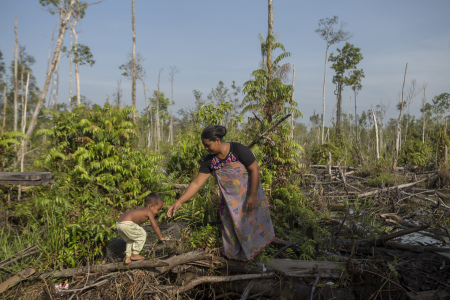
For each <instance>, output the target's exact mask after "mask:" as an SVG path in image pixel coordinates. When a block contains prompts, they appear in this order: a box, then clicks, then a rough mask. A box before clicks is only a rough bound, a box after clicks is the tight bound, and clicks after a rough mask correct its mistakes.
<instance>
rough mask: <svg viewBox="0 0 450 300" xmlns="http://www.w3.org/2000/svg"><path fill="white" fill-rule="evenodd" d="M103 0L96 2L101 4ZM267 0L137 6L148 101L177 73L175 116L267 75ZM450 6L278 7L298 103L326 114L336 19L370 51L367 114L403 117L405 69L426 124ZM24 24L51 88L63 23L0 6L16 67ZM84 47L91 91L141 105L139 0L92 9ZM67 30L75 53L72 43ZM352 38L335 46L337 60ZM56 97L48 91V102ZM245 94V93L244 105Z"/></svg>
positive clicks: (347, 2) (348, 101)
mask: <svg viewBox="0 0 450 300" xmlns="http://www.w3.org/2000/svg"><path fill="white" fill-rule="evenodd" d="M93 2H96V1H89V3H93ZM267 10H268V8H267V1H263V0H245V1H242V0H240V1H238V0H227V1H211V0H191V1H185V0H183V1H181V0H178V1H177V0H166V1H148V0H135V20H136V52H139V53H140V54H141V55H142V57H143V58H144V59H145V61H144V64H143V66H144V69H145V70H146V74H147V76H146V80H145V82H146V86H147V95H148V96H149V95H150V94H151V93H152V91H154V90H156V89H157V83H158V73H159V70H160V69H163V71H162V73H161V78H160V90H161V91H162V92H164V93H165V95H166V97H170V95H171V81H170V77H169V71H170V67H171V66H176V67H177V68H178V70H179V73H178V74H176V75H175V78H174V91H173V93H174V94H173V97H174V98H173V100H174V102H175V105H174V111H178V110H180V109H187V108H192V107H193V106H194V101H195V100H194V96H193V93H192V91H193V90H194V89H195V90H199V91H201V92H202V93H203V95H204V99H206V96H207V95H208V94H209V93H210V91H211V89H212V88H215V87H216V86H217V84H218V82H219V81H223V82H224V84H225V86H227V87H228V88H230V89H231V84H232V82H233V81H235V82H236V85H238V86H241V87H242V86H243V85H244V83H245V82H246V81H247V80H249V79H251V73H252V72H253V71H254V70H255V69H258V68H259V61H260V59H261V54H260V41H259V37H258V35H259V34H260V33H261V34H264V36H266V35H267ZM448 12H450V1H448V0H430V1H423V0H396V1H391V0H389V1H388V0H377V1H356V0H352V1H351V0H340V1H335V0H326V1H325V0H317V1H299V0H283V1H280V0H273V13H274V23H273V27H274V32H275V33H276V34H277V35H278V37H279V39H278V41H279V42H281V43H282V44H283V45H284V46H285V48H286V51H288V52H290V53H291V56H290V57H289V58H287V59H285V60H284V61H283V62H286V63H290V64H292V65H294V66H295V73H296V77H295V93H294V95H295V96H294V100H295V101H296V102H297V103H298V106H297V108H298V109H299V110H300V111H301V112H302V114H303V118H298V119H297V121H298V122H301V123H304V124H309V123H310V121H309V117H310V116H311V115H312V114H313V113H314V112H316V113H319V114H321V113H322V88H323V77H324V63H325V50H326V43H325V41H324V40H322V39H321V37H320V36H319V35H318V34H317V33H316V32H315V30H316V29H317V28H318V22H319V20H320V19H323V18H332V17H333V16H338V17H339V21H340V22H344V23H345V24H346V26H345V30H347V31H348V32H350V33H351V34H352V38H351V39H349V40H348V42H350V43H351V44H353V45H354V46H355V47H358V48H360V49H361V53H362V55H363V57H364V59H363V60H362V61H361V62H360V64H359V66H358V68H362V69H363V70H364V73H365V78H364V79H363V80H362V89H361V91H360V92H359V94H358V95H357V98H356V101H357V113H358V114H361V112H362V111H363V110H365V111H367V110H369V109H371V108H374V109H376V106H377V105H380V104H382V105H383V106H385V108H386V109H387V113H386V114H387V116H386V117H387V118H397V117H398V111H397V109H396V108H395V106H396V103H397V102H398V101H399V95H400V93H401V90H402V84H403V76H404V72H405V66H406V64H408V70H407V74H406V88H408V87H409V86H411V81H412V80H415V81H416V88H417V90H418V91H419V90H420V95H419V96H417V97H415V98H414V99H413V102H412V104H411V109H410V112H411V114H414V115H416V116H417V117H419V116H420V107H421V105H422V97H423V85H424V84H427V88H426V99H427V101H429V102H430V101H431V99H432V98H433V97H434V96H436V95H439V94H441V93H444V92H447V93H449V92H450V18H449V17H448ZM15 17H17V22H18V39H19V44H20V45H22V46H25V47H26V52H27V53H28V54H29V55H31V56H33V57H34V58H35V60H36V62H35V64H34V65H33V66H32V69H33V74H34V76H36V79H37V83H38V85H39V87H40V88H41V89H42V88H43V86H44V81H45V74H46V70H47V61H48V54H49V49H50V45H51V35H52V32H53V30H54V28H55V26H56V24H57V21H58V16H57V15H51V14H50V13H49V12H48V11H45V10H43V9H42V6H41V5H40V4H39V1H38V0H14V1H11V0H0V37H1V38H0V51H2V53H3V57H4V62H5V64H6V65H7V66H8V67H9V66H10V64H11V62H12V61H13V59H14V18H15ZM77 33H78V41H79V43H81V44H85V45H88V46H89V48H90V49H91V52H92V54H93V55H94V59H95V61H96V63H95V64H94V66H92V67H90V66H87V65H84V66H81V67H80V80H81V94H82V95H83V96H85V97H86V98H87V99H88V100H89V101H91V102H92V103H95V104H100V105H103V103H105V101H106V99H107V98H108V97H110V99H111V98H112V97H113V95H114V93H115V92H116V90H117V86H118V81H119V80H121V88H122V94H123V103H124V104H128V105H131V80H130V79H128V78H125V77H123V76H122V75H121V74H122V71H121V70H120V69H119V66H120V65H122V64H124V63H126V62H127V61H128V60H129V57H130V54H131V50H132V25H131V1H125V0H105V1H104V2H102V3H99V4H95V5H91V6H89V7H88V9H87V11H86V15H85V17H84V18H83V19H81V20H80V21H79V23H78V26H77ZM69 41H70V36H69V31H67V32H66V36H65V42H64V43H65V45H69ZM344 44H345V42H343V43H339V44H336V45H333V46H331V47H330V50H329V53H334V54H336V48H342V47H343V46H344ZM330 66H331V64H330V63H328V66H327V69H328V70H327V81H326V95H325V99H326V109H325V117H326V123H328V122H329V120H330V118H331V114H332V111H333V108H334V105H335V103H336V96H335V95H334V90H335V86H334V85H333V84H332V77H333V75H334V71H333V70H331V69H330ZM72 84H73V87H72V93H73V95H74V94H75V91H76V89H75V80H74V79H73V80H72ZM49 95H50V93H47V97H48V96H49ZM68 97H69V61H68V58H66V57H62V60H61V65H60V85H59V97H58V102H63V101H68ZM243 97H244V95H243V94H241V95H240V98H241V99H242V98H243ZM354 105H355V103H354V96H353V91H352V90H351V88H350V87H346V88H345V89H344V92H343V104H342V109H343V111H344V112H345V113H352V114H353V112H354V109H355V108H354ZM144 107H145V100H144V94H143V88H142V85H141V84H140V83H138V86H137V108H138V110H139V111H142V110H143V109H144Z"/></svg>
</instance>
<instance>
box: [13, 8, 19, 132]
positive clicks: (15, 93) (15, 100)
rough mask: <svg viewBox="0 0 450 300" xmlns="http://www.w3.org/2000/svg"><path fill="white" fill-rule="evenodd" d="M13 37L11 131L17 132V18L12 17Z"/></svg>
mask: <svg viewBox="0 0 450 300" xmlns="http://www.w3.org/2000/svg"><path fill="white" fill-rule="evenodd" d="M14 35H15V37H16V38H15V42H14V121H13V122H14V123H13V124H14V125H13V130H14V131H17V116H18V115H17V97H18V94H19V79H18V78H17V77H18V75H17V71H18V70H17V68H18V57H17V55H18V44H19V41H18V38H17V16H16V17H14Z"/></svg>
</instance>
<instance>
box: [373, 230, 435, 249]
mask: <svg viewBox="0 0 450 300" xmlns="http://www.w3.org/2000/svg"><path fill="white" fill-rule="evenodd" d="M428 227H430V226H429V225H422V226H419V227H414V228H408V229H405V230H401V231H398V232H394V233H391V234H388V235H385V236H382V237H381V238H378V239H376V240H374V241H372V242H371V243H370V244H371V245H372V246H376V247H378V246H381V245H383V244H384V243H385V242H387V241H389V240H392V239H395V238H398V237H401V236H404V235H407V234H410V233H413V232H417V231H421V230H424V229H427V228H428Z"/></svg>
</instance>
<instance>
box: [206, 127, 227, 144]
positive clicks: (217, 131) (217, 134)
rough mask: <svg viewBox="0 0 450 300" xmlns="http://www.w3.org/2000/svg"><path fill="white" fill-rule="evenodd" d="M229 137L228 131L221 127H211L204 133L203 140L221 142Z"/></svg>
mask: <svg viewBox="0 0 450 300" xmlns="http://www.w3.org/2000/svg"><path fill="white" fill-rule="evenodd" d="M226 135H227V129H226V128H225V127H223V126H220V125H209V126H207V127H206V128H205V129H203V131H202V135H201V137H202V139H208V140H210V141H212V142H214V141H216V140H217V139H219V140H221V141H222V139H223V137H224V136H226Z"/></svg>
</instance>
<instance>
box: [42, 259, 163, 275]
mask: <svg viewBox="0 0 450 300" xmlns="http://www.w3.org/2000/svg"><path fill="white" fill-rule="evenodd" d="M168 265H169V264H168V263H166V262H165V261H161V260H156V261H155V260H139V261H133V262H131V263H129V264H128V265H126V264H124V263H111V264H104V265H94V266H86V267H79V268H71V269H64V270H57V271H49V272H45V273H44V274H42V275H41V276H42V277H47V276H50V275H51V276H52V277H54V278H65V277H72V276H81V275H85V274H87V273H111V272H115V271H118V270H131V269H146V268H155V267H163V266H168Z"/></svg>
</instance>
